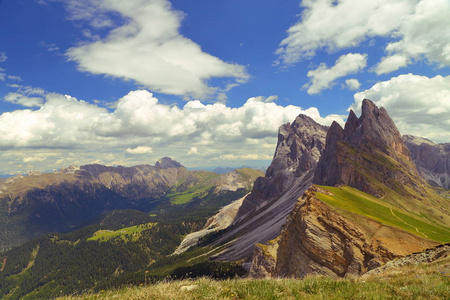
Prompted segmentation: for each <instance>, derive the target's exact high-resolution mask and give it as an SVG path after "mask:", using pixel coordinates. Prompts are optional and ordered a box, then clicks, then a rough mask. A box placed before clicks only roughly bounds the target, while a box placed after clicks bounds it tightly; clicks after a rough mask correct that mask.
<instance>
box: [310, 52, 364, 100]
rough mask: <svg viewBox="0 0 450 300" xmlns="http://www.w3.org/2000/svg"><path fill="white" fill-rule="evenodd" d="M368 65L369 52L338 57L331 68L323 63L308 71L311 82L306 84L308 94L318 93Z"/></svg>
mask: <svg viewBox="0 0 450 300" xmlns="http://www.w3.org/2000/svg"><path fill="white" fill-rule="evenodd" d="M366 65H367V54H359V53H349V54H346V55H342V56H341V57H339V58H338V60H337V61H336V63H335V65H334V66H333V67H331V68H328V66H327V65H326V64H324V63H321V64H320V65H319V67H318V68H317V69H315V70H311V71H309V72H308V77H310V83H308V84H306V85H305V87H307V88H308V94H310V95H312V94H317V93H320V92H321V91H322V90H325V89H328V88H330V87H332V86H333V85H334V83H335V80H336V79H338V78H340V77H343V76H346V75H348V74H353V73H356V72H359V71H361V70H362V69H364V68H365V67H366Z"/></svg>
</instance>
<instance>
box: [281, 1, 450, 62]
mask: <svg viewBox="0 0 450 300" xmlns="http://www.w3.org/2000/svg"><path fill="white" fill-rule="evenodd" d="M442 1H446V0H442ZM417 2H418V0H372V1H360V0H339V1H331V0H315V1H312V0H305V1H302V2H301V6H302V8H303V11H302V14H301V18H300V20H299V21H298V22H297V23H296V24H294V25H293V26H291V27H290V28H289V29H288V31H287V34H288V36H287V37H286V38H285V39H284V40H283V41H282V42H281V43H280V47H279V48H278V50H277V51H276V54H277V55H278V61H277V62H278V63H282V64H285V65H290V64H294V63H297V62H298V61H300V60H302V59H308V58H311V57H312V56H314V55H315V54H316V51H317V50H320V49H325V50H327V51H329V52H332V51H336V50H339V49H345V48H349V47H353V46H357V45H359V44H360V43H361V42H362V41H364V40H366V39H367V38H370V37H375V36H388V35H389V34H391V33H393V32H394V30H395V29H396V28H398V27H399V26H400V25H401V23H402V20H403V18H404V17H405V16H406V15H408V14H411V13H412V12H413V11H414V7H415V4H416V3H417ZM447 15H448V14H447ZM443 28H445V27H443ZM443 30H444V29H443Z"/></svg>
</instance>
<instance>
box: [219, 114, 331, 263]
mask: <svg viewBox="0 0 450 300" xmlns="http://www.w3.org/2000/svg"><path fill="white" fill-rule="evenodd" d="M327 129H328V128H327V127H326V126H322V125H320V124H318V123H316V122H315V121H314V120H312V119H311V118H309V117H307V116H305V115H299V116H298V117H297V118H296V119H295V121H294V122H293V123H292V124H284V125H282V126H281V127H280V129H279V133H278V144H277V148H276V150H275V154H274V158H273V161H272V163H271V165H270V166H269V168H268V169H267V172H266V175H265V177H259V178H258V179H257V180H256V181H255V183H254V186H253V189H252V192H251V193H250V194H249V195H248V196H247V197H245V199H244V201H243V203H242V206H241V207H240V208H239V211H238V213H237V216H236V218H235V220H234V221H233V225H232V226H231V227H230V228H229V229H228V230H227V231H226V232H225V233H224V234H223V235H222V236H221V238H220V239H218V240H217V241H216V242H215V244H216V245H219V244H223V243H228V244H227V247H226V250H225V251H224V252H223V253H221V254H220V255H218V256H217V257H216V258H217V259H219V260H239V259H242V258H248V257H250V256H251V254H252V248H253V245H254V244H255V243H263V242H265V241H267V240H270V239H272V238H274V237H276V236H277V235H278V234H279V233H280V231H281V227H282V225H283V224H284V223H285V221H286V216H287V215H288V213H289V212H290V211H291V209H292V207H293V205H294V203H295V201H296V199H297V198H298V197H300V196H301V195H302V193H303V192H304V191H305V190H306V189H307V188H308V187H309V186H310V185H311V182H312V177H313V174H314V169H315V166H316V164H317V161H318V159H319V157H320V155H321V153H322V151H323V149H324V147H325V135H326V130H327Z"/></svg>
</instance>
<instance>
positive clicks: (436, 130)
mask: <svg viewBox="0 0 450 300" xmlns="http://www.w3.org/2000/svg"><path fill="white" fill-rule="evenodd" d="M354 98H355V103H354V104H353V105H352V106H351V107H350V108H351V109H353V110H355V112H357V113H358V112H359V111H360V106H361V102H362V100H363V99H364V98H368V99H371V100H372V101H374V102H375V103H376V104H377V105H378V106H383V107H384V108H386V110H387V111H388V113H389V115H390V116H391V117H392V119H393V120H394V121H395V123H396V125H397V126H398V128H399V130H400V131H401V132H402V133H403V134H407V133H408V134H413V135H417V136H421V137H426V138H428V139H431V140H432V141H435V142H450V131H449V128H450V118H449V116H450V76H447V77H443V76H440V75H438V76H435V77H433V78H428V77H426V76H419V75H413V74H405V75H400V76H398V77H394V78H391V79H390V80H388V81H383V82H379V83H377V84H375V85H374V86H372V88H370V89H368V90H365V91H363V92H360V93H357V94H355V96H354Z"/></svg>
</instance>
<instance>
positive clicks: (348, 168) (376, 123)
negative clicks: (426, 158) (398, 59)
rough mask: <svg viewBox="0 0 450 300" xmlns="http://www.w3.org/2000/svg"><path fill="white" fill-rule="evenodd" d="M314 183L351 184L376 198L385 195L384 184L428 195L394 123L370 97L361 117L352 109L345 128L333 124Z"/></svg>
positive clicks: (364, 104) (363, 106) (412, 193)
mask: <svg viewBox="0 0 450 300" xmlns="http://www.w3.org/2000/svg"><path fill="white" fill-rule="evenodd" d="M314 183H316V184H321V185H329V186H333V185H348V186H351V187H354V188H357V189H359V190H361V191H363V192H366V193H368V194H371V195H373V196H377V197H383V196H384V195H385V193H386V192H385V187H388V188H390V189H392V190H395V191H397V192H400V193H408V194H409V195H410V196H413V197H415V196H416V194H420V195H422V196H423V195H425V194H426V192H425V191H424V189H423V188H422V187H423V184H424V183H425V182H424V181H423V180H422V179H421V177H420V176H419V174H418V172H417V169H416V167H415V166H414V163H413V162H412V159H411V156H410V152H409V150H408V148H407V147H406V145H405V143H404V142H403V139H402V137H401V135H400V132H399V131H398V129H397V127H396V126H395V124H394V122H393V121H392V119H391V118H390V117H389V115H388V113H387V112H386V110H385V109H384V108H383V107H381V108H378V107H377V106H376V105H375V104H374V103H373V102H372V101H370V100H368V99H364V101H363V103H362V114H361V117H360V118H357V117H356V115H355V114H354V113H353V111H350V114H349V116H348V118H347V122H346V124H345V128H344V129H342V127H341V126H340V125H339V124H337V123H333V124H332V125H331V128H330V130H329V131H328V133H327V141H326V149H325V151H324V153H323V155H322V157H321V159H320V161H319V163H318V165H317V169H316V172H315V175H314ZM407 189H410V190H411V191H408V190H407Z"/></svg>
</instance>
